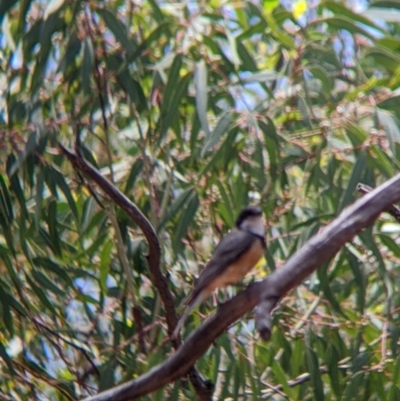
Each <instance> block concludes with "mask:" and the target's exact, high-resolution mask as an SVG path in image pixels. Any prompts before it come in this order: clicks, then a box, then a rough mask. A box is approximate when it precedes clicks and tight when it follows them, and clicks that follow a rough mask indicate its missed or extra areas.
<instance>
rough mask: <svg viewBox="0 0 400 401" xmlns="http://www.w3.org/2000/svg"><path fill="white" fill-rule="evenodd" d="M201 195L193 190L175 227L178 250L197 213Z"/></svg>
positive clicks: (174, 242)
mask: <svg viewBox="0 0 400 401" xmlns="http://www.w3.org/2000/svg"><path fill="white" fill-rule="evenodd" d="M199 204H200V202H199V197H198V195H197V193H196V192H192V195H191V197H190V199H189V201H188V203H187V206H186V208H185V210H184V211H183V213H182V215H181V218H180V219H179V223H178V225H177V227H176V229H175V233H174V241H173V245H174V246H173V247H174V249H175V250H177V249H178V248H179V246H180V244H181V239H182V238H183V237H184V236H185V235H186V232H187V230H188V228H189V226H190V225H191V224H192V221H193V219H194V217H195V215H196V212H197V209H198V207H199Z"/></svg>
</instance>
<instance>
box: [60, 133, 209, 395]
mask: <svg viewBox="0 0 400 401" xmlns="http://www.w3.org/2000/svg"><path fill="white" fill-rule="evenodd" d="M59 148H60V150H61V152H62V153H63V154H64V155H65V156H66V157H67V158H68V160H69V161H70V162H71V164H72V165H73V166H74V168H75V169H77V170H78V171H81V172H83V173H84V174H86V175H88V176H89V177H90V178H91V179H92V180H93V181H94V182H95V183H96V184H97V185H98V186H99V187H100V188H101V189H102V190H103V191H104V192H105V193H106V194H107V195H108V196H109V197H110V198H111V199H112V200H113V201H114V202H115V203H116V204H117V205H118V206H119V207H120V208H121V209H122V210H124V211H125V213H127V214H128V216H129V217H130V218H131V219H132V220H133V221H134V222H135V223H136V224H137V225H138V226H139V227H140V229H141V230H142V232H143V234H144V236H145V237H146V240H147V243H148V245H149V252H148V256H147V262H148V266H149V270H150V273H151V276H152V282H153V284H154V286H155V287H156V288H157V291H158V292H159V294H160V297H161V300H162V302H163V304H164V308H165V318H166V321H167V327H168V335H169V336H171V335H172V333H173V330H174V328H175V326H176V323H177V316H176V312H175V303H174V297H173V296H172V293H171V291H170V290H169V287H168V281H167V278H166V277H165V275H164V274H163V273H162V272H161V269H160V259H161V249H160V243H159V241H158V237H157V234H156V232H155V231H154V229H153V226H152V225H151V224H150V222H149V221H148V220H147V218H146V216H144V214H143V213H142V212H141V211H140V209H139V208H138V207H137V206H136V205H135V204H134V203H132V202H131V201H130V200H129V199H128V198H127V197H126V196H125V195H124V194H123V193H122V192H121V191H119V190H118V189H117V188H116V187H115V186H114V185H113V184H111V183H110V182H109V181H108V180H107V179H106V178H104V177H103V176H102V175H101V174H100V173H99V172H98V171H97V170H96V169H95V168H94V167H93V166H92V165H91V164H89V163H88V162H87V161H86V160H85V159H84V158H83V157H82V156H81V155H80V149H79V135H78V136H77V142H76V148H77V149H76V154H75V153H73V152H72V151H71V150H69V149H67V148H65V147H64V146H63V145H61V144H59ZM171 342H172V345H173V347H174V348H175V349H177V348H178V347H179V346H180V344H181V340H180V338H179V337H178V338H175V339H172V340H171ZM186 372H188V373H189V378H190V381H191V383H192V385H193V387H194V389H195V391H196V394H197V396H198V398H199V399H200V400H201V401H208V400H210V399H211V394H212V386H211V385H210V383H209V382H207V381H206V380H203V379H202V378H201V376H200V375H199V373H198V372H197V371H196V369H195V368H194V367H193V368H191V369H189V370H188V369H186Z"/></svg>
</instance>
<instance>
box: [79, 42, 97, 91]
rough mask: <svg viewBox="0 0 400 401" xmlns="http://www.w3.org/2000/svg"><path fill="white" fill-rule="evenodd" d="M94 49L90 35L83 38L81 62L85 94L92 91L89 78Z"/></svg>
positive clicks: (90, 76)
mask: <svg viewBox="0 0 400 401" xmlns="http://www.w3.org/2000/svg"><path fill="white" fill-rule="evenodd" d="M93 66H94V50H93V45H92V41H91V40H90V37H88V36H86V37H85V39H84V40H83V57H82V64H81V76H82V81H81V82H82V89H83V93H84V94H85V95H90V94H91V93H92V87H91V80H92V79H91V78H92V76H93Z"/></svg>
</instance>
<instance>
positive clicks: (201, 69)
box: [194, 60, 210, 135]
mask: <svg viewBox="0 0 400 401" xmlns="http://www.w3.org/2000/svg"><path fill="white" fill-rule="evenodd" d="M194 85H195V88H196V106H197V107H196V110H197V114H198V116H199V120H200V123H201V127H202V128H203V131H204V132H205V133H206V134H207V135H209V133H210V129H209V128H208V121H207V97H208V93H207V91H208V89H207V66H206V63H205V62H204V60H201V61H199V62H198V63H197V67H196V71H195V74H194Z"/></svg>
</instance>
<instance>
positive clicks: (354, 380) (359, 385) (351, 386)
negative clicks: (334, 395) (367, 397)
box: [341, 372, 365, 401]
mask: <svg viewBox="0 0 400 401" xmlns="http://www.w3.org/2000/svg"><path fill="white" fill-rule="evenodd" d="M364 382H365V373H364V372H357V373H356V374H355V375H354V376H352V377H351V379H350V381H349V382H348V383H347V386H346V388H345V390H344V393H343V397H342V398H341V401H352V400H358V399H360V396H361V394H362V393H361V391H360V390H362V389H364Z"/></svg>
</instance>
